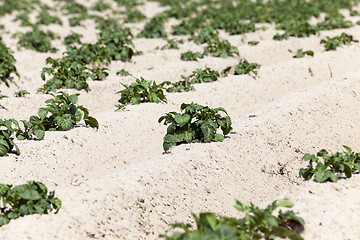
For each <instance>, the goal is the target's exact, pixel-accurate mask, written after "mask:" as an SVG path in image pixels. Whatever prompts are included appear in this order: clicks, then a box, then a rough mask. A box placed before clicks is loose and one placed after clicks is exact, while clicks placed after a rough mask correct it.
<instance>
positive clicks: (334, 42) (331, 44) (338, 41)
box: [320, 33, 359, 51]
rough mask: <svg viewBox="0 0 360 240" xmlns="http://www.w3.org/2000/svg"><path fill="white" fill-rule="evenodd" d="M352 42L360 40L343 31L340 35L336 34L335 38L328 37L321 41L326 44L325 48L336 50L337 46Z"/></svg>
mask: <svg viewBox="0 0 360 240" xmlns="http://www.w3.org/2000/svg"><path fill="white" fill-rule="evenodd" d="M352 42H359V41H358V40H355V39H354V38H353V36H352V35H348V34H346V33H342V34H341V35H340V36H336V37H333V38H330V37H326V39H322V40H321V41H320V43H322V44H324V47H325V50H326V51H330V50H336V48H337V47H339V46H341V45H350V44H351V43H352Z"/></svg>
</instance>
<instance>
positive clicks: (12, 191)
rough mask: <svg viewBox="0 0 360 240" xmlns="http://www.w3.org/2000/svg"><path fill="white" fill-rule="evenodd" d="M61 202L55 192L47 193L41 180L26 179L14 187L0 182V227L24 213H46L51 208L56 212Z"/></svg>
mask: <svg viewBox="0 0 360 240" xmlns="http://www.w3.org/2000/svg"><path fill="white" fill-rule="evenodd" d="M1 203H2V204H1ZM61 204H62V203H61V201H60V200H59V199H58V198H56V197H55V192H54V191H52V192H50V193H49V194H48V190H47V187H46V186H45V185H44V184H43V183H41V182H36V181H28V182H27V184H23V185H18V186H14V187H13V186H12V185H8V184H0V206H1V214H0V227H1V226H3V225H5V224H8V223H9V222H10V220H12V219H16V218H19V217H22V216H25V215H31V214H48V213H49V212H51V211H53V210H55V214H56V213H58V212H59V210H60V208H61Z"/></svg>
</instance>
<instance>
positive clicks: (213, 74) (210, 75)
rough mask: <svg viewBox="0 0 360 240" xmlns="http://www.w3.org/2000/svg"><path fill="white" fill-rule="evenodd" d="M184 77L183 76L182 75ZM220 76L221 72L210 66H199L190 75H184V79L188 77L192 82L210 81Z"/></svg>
mask: <svg viewBox="0 0 360 240" xmlns="http://www.w3.org/2000/svg"><path fill="white" fill-rule="evenodd" d="M182 77H183V76H182ZM219 77H220V73H219V72H218V71H215V70H212V69H210V68H208V67H207V68H205V69H201V68H197V69H196V70H195V71H193V72H192V74H190V75H189V76H188V77H183V78H184V79H185V78H186V79H188V80H189V81H190V82H191V83H203V82H204V83H209V82H215V81H216V80H218V78H219Z"/></svg>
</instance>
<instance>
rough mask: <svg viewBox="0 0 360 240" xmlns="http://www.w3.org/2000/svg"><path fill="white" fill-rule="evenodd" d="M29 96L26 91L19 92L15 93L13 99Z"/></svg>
mask: <svg viewBox="0 0 360 240" xmlns="http://www.w3.org/2000/svg"><path fill="white" fill-rule="evenodd" d="M28 94H30V93H29V92H28V91H26V90H20V91H18V92H15V97H24V96H26V95H28Z"/></svg>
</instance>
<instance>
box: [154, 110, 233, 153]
mask: <svg viewBox="0 0 360 240" xmlns="http://www.w3.org/2000/svg"><path fill="white" fill-rule="evenodd" d="M180 110H181V111H184V113H176V112H169V113H167V114H166V115H164V116H162V117H160V118H159V120H158V122H159V123H161V122H162V121H164V125H169V126H168V128H167V133H166V135H165V137H164V143H163V148H164V150H165V151H167V150H169V149H170V147H173V146H177V145H180V144H183V143H195V142H205V143H209V142H212V141H214V142H222V141H223V140H224V137H225V135H227V134H229V133H230V132H231V130H232V127H231V119H230V117H229V116H228V115H227V112H226V111H225V109H224V108H221V107H219V108H214V109H212V108H209V107H207V106H201V105H199V104H196V103H191V104H185V103H183V104H181V107H180ZM220 112H223V113H225V114H226V116H221V114H220ZM218 128H221V130H222V134H220V133H217V129H218Z"/></svg>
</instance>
